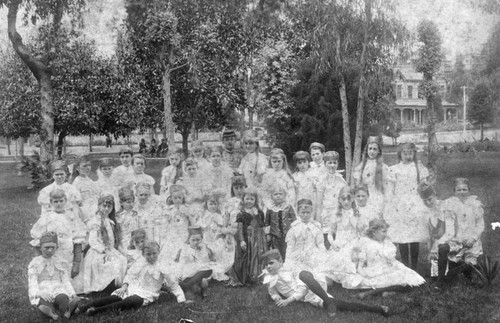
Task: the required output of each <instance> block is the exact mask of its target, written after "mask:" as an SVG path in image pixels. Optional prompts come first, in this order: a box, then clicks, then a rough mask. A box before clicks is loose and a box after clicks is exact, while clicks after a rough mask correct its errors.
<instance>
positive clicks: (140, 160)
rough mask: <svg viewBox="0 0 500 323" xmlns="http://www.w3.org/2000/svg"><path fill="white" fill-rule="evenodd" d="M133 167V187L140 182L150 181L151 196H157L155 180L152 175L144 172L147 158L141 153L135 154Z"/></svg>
mask: <svg viewBox="0 0 500 323" xmlns="http://www.w3.org/2000/svg"><path fill="white" fill-rule="evenodd" d="M132 167H133V168H134V175H133V176H132V178H131V182H132V183H133V186H132V189H135V187H136V186H137V184H138V183H148V184H149V185H150V191H151V196H155V195H156V194H155V189H154V185H155V180H154V178H153V177H152V176H150V175H148V174H146V173H144V170H145V169H146V158H145V157H144V156H143V155H141V154H135V155H134V156H133V157H132Z"/></svg>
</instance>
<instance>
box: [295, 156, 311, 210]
mask: <svg viewBox="0 0 500 323" xmlns="http://www.w3.org/2000/svg"><path fill="white" fill-rule="evenodd" d="M293 161H294V162H295V165H296V167H297V171H296V172H295V173H293V179H294V181H295V191H296V194H295V195H296V199H297V201H298V200H301V199H309V200H311V201H316V181H315V179H314V176H313V174H312V170H311V168H310V162H311V156H310V155H309V153H308V152H307V151H302V150H301V151H297V152H296V153H295V154H294V155H293Z"/></svg>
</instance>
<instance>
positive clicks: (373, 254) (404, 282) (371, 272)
mask: <svg viewBox="0 0 500 323" xmlns="http://www.w3.org/2000/svg"><path fill="white" fill-rule="evenodd" d="M354 257H355V258H357V260H358V267H357V275H354V276H349V279H348V280H344V281H343V282H342V286H343V287H344V288H350V289H363V288H373V289H375V288H384V287H389V286H397V285H399V286H419V285H421V284H424V283H425V279H424V278H422V277H421V276H420V275H419V274H418V273H417V272H415V271H413V270H411V269H410V268H408V267H406V266H405V265H403V264H402V263H401V262H399V261H397V260H396V246H395V245H394V244H393V243H392V242H391V241H390V240H389V239H385V240H384V241H383V242H379V241H376V240H373V239H370V238H367V237H362V238H361V239H359V244H358V248H357V250H356V252H355V255H354Z"/></svg>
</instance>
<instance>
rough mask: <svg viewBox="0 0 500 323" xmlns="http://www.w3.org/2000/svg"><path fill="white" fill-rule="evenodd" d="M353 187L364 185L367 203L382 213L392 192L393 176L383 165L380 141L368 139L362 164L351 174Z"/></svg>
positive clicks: (373, 137) (379, 139) (374, 138)
mask: <svg viewBox="0 0 500 323" xmlns="http://www.w3.org/2000/svg"><path fill="white" fill-rule="evenodd" d="M352 177H353V180H354V185H355V186H357V185H359V184H365V185H366V186H368V190H369V192H370V200H369V201H368V203H369V204H370V205H373V207H374V208H375V209H376V210H380V211H378V212H380V213H383V211H384V206H385V202H386V200H389V199H390V197H391V195H392V192H393V185H394V184H393V181H394V179H393V176H392V174H391V172H390V169H389V166H387V165H386V164H385V163H384V158H383V155H382V139H381V138H379V137H375V136H372V137H369V138H368V142H367V144H366V146H365V150H364V153H363V160H362V162H361V163H360V164H359V165H358V166H357V167H356V169H355V170H354V172H353V174H352Z"/></svg>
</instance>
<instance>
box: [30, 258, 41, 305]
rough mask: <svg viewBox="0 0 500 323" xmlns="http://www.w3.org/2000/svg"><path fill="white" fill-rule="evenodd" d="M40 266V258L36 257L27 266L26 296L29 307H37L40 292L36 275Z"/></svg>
mask: <svg viewBox="0 0 500 323" xmlns="http://www.w3.org/2000/svg"><path fill="white" fill-rule="evenodd" d="M39 266H40V257H36V258H34V259H33V260H31V262H30V263H29V265H28V296H29V299H30V303H31V305H38V302H39V301H40V297H38V293H39V292H40V290H39V288H38V274H39V273H40V272H39Z"/></svg>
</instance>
